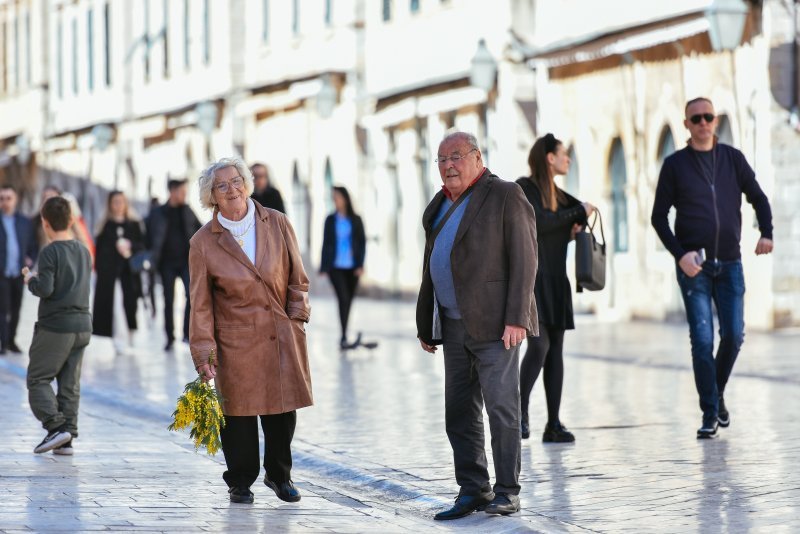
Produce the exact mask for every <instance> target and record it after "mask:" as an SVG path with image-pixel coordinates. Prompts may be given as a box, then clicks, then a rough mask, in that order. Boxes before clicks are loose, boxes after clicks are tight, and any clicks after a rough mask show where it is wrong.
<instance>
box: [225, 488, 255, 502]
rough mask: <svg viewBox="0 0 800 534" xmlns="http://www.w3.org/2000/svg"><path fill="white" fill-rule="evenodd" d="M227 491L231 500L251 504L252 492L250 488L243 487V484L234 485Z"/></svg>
mask: <svg viewBox="0 0 800 534" xmlns="http://www.w3.org/2000/svg"><path fill="white" fill-rule="evenodd" d="M228 493H229V494H230V496H231V502H235V503H238V504H253V492H252V491H250V488H245V487H244V486H241V487H239V486H234V487H232V488H229V489H228Z"/></svg>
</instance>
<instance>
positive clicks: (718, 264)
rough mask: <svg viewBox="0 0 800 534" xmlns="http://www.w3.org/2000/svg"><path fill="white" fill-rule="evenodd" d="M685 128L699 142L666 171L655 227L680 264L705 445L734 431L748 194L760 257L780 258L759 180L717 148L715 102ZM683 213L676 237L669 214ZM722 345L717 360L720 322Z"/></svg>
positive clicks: (728, 150)
mask: <svg viewBox="0 0 800 534" xmlns="http://www.w3.org/2000/svg"><path fill="white" fill-rule="evenodd" d="M685 114H686V118H685V119H684V121H683V124H684V126H686V129H687V130H689V134H690V135H691V138H690V139H689V143H688V145H687V146H686V147H685V148H683V149H682V150H678V151H677V152H675V153H674V154H672V155H671V156H669V157H668V158H667V159H665V160H664V165H663V166H662V167H661V175H660V176H659V177H658V186H657V187H656V198H655V201H654V203H653V214H652V216H651V222H652V224H653V227H654V228H655V230H656V232H657V233H658V237H659V238H661V241H662V242H663V243H664V246H665V247H666V248H667V250H669V251H670V253H672V255H673V256H674V257H675V261H676V263H677V267H676V270H677V277H678V285H679V286H680V288H681V293H682V294H683V302H684V305H685V307H686V318H687V320H688V321H689V339H690V341H691V346H692V366H693V368H694V381H695V386H696V387H697V393H698V394H699V396H700V409H701V410H702V411H703V421H702V425H701V426H700V428H699V429H698V431H697V438H698V439H709V438H713V437H714V436H715V435H716V434H717V426H722V427H727V426H728V425H729V424H730V413H729V412H728V410H727V408H726V406H725V399H724V397H723V392H724V391H725V386H726V384H727V383H728V378H729V377H730V374H731V371H732V370H733V363H734V362H735V361H736V356H737V355H738V354H739V348H740V347H741V346H742V342H743V341H744V272H743V271H742V260H741V258H742V253H741V250H740V247H739V242H740V241H741V237H742V209H741V208H742V193H744V195H745V197H746V198H747V201H748V202H749V203H750V204H752V205H753V208H755V212H756V218H757V219H758V229H759V231H760V233H761V237H760V239H759V240H758V243H756V248H755V253H756V254H769V253H770V252H772V210H771V209H770V207H769V200H767V196H766V195H765V194H764V192H763V191H762V190H761V188H760V187H759V185H758V182H757V181H756V176H755V173H754V172H753V169H751V168H750V165H748V164H747V160H746V159H745V157H744V154H742V153H741V152H740V151H738V150H737V149H735V148H733V147H731V146H728V145H724V144H722V143H718V142H717V137H716V135H715V131H716V129H717V117H716V115H715V114H714V105H713V104H712V103H711V100H709V99H707V98H695V99H694V100H690V101H689V102H688V103H687V104H686V109H685ZM672 207H675V232H674V233H673V231H672V229H671V228H670V225H669V221H668V219H667V214H668V213H669V210H670V208H672ZM712 301H713V302H714V306H715V307H716V309H717V318H718V320H719V333H720V340H719V346H718V348H717V356H716V358H714V354H713V350H714V317H713V314H712V311H711V302H712Z"/></svg>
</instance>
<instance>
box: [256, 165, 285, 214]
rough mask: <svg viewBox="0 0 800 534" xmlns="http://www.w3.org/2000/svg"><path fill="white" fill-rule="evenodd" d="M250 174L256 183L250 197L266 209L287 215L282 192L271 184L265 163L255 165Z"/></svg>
mask: <svg viewBox="0 0 800 534" xmlns="http://www.w3.org/2000/svg"><path fill="white" fill-rule="evenodd" d="M250 172H251V173H253V182H254V189H253V194H252V195H250V197H251V198H252V199H253V200H255V201H256V202H258V203H259V204H261V205H262V206H264V207H265V208H271V209H273V210H278V211H279V212H281V213H286V208H285V207H284V206H283V197H282V196H281V192H280V191H278V190H277V189H276V188H275V187H273V185H272V183H271V182H270V179H269V171H268V170H267V166H266V165H264V164H263V163H254V164H253V165H252V166H251V167H250Z"/></svg>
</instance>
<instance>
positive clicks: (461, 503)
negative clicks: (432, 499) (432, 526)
mask: <svg viewBox="0 0 800 534" xmlns="http://www.w3.org/2000/svg"><path fill="white" fill-rule="evenodd" d="M493 498H494V493H491V492H490V493H483V494H481V495H459V496H458V497H456V502H455V504H454V505H453V507H452V508H450V509H449V510H444V511H442V512H439V513H438V514H436V515H435V516H433V518H434V519H435V520H436V521H447V520H449V519H458V518H460V517H464V516H468V515H469V514H471V513H472V512H474V511H476V510H477V511H479V512H480V511H483V509H484V508H485V507H486V505H487V504H489V503H490V502H492V499H493Z"/></svg>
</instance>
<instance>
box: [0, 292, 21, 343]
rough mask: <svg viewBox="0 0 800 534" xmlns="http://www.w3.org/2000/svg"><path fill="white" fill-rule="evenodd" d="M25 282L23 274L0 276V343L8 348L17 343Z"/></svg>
mask: <svg viewBox="0 0 800 534" xmlns="http://www.w3.org/2000/svg"><path fill="white" fill-rule="evenodd" d="M24 288H25V284H24V283H23V280H22V277H21V276H13V277H7V276H0V343H2V348H4V349H7V348H8V346H9V345H10V344H11V343H14V344H16V342H15V340H14V338H16V337H17V325H18V324H19V309H20V307H21V306H22V292H23V291H24Z"/></svg>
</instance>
